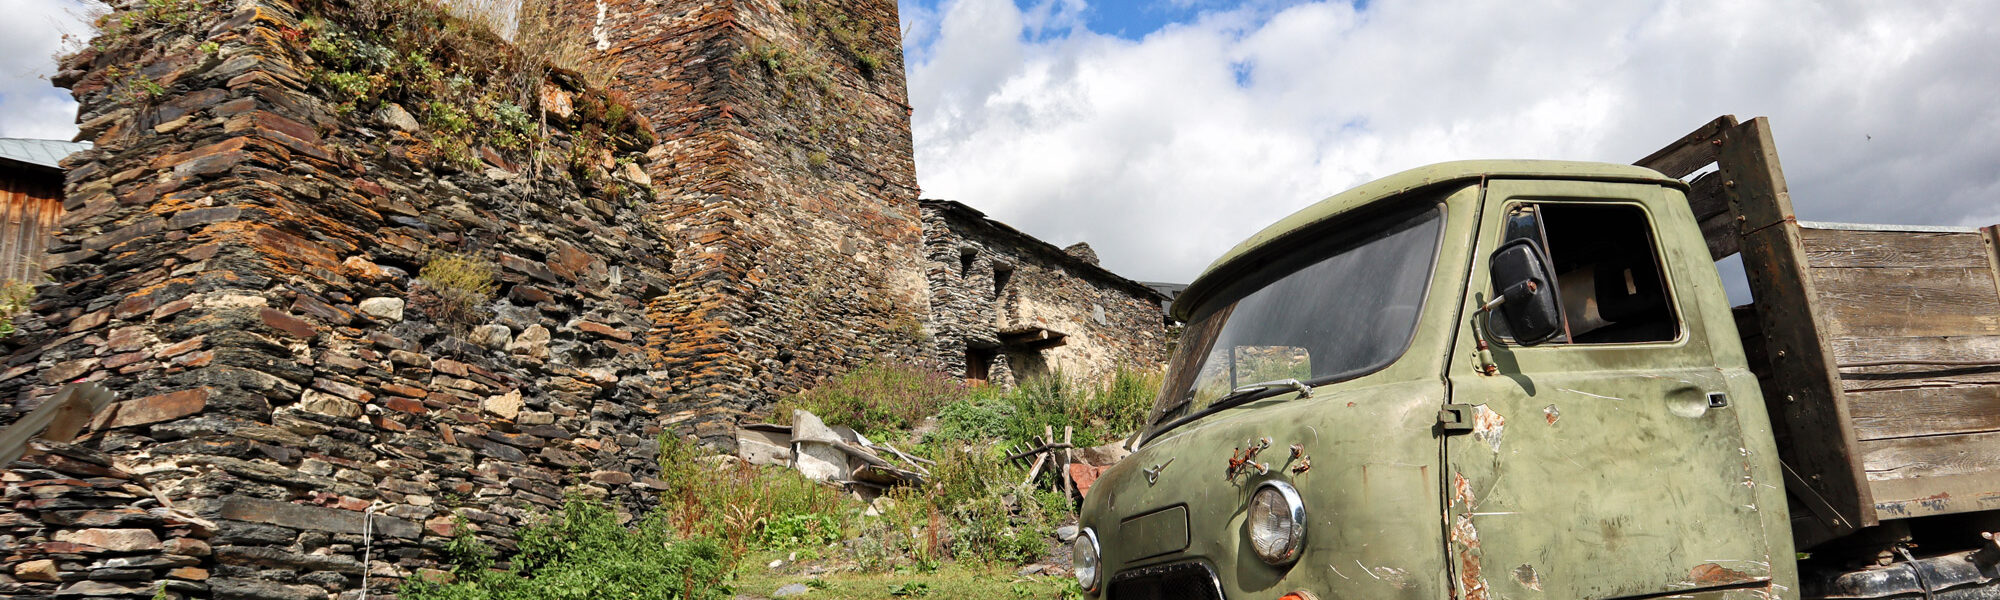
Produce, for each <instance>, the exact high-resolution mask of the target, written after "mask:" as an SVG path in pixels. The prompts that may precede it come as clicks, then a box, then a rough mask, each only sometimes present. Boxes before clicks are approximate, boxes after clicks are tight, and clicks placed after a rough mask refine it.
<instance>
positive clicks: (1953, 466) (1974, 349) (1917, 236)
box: [1799, 223, 2000, 520]
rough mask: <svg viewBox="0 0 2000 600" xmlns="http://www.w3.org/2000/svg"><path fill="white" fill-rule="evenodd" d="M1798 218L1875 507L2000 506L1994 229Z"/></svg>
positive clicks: (1896, 512) (1887, 513) (1889, 513)
mask: <svg viewBox="0 0 2000 600" xmlns="http://www.w3.org/2000/svg"><path fill="white" fill-rule="evenodd" d="M1799 225H1800V229H1801V231H1803V232H1804V236H1803V238H1804V242H1805V251H1806V265H1807V269H1808V272H1809V273H1811V275H1812V283H1813V288H1814V290H1815V292H1816V294H1817V295H1816V296H1815V297H1814V299H1813V301H1814V302H1815V303H1816V304H1818V306H1819V307H1820V309H1821V310H1820V315H1821V317H1822V319H1823V320H1824V323H1825V326H1826V329H1825V335H1826V337H1827V339H1828V341H1829V342H1830V344H1829V345H1830V346H1831V349H1832V351H1833V359H1834V361H1835V364H1836V365H1837V366H1838V367H1839V371H1840V385H1841V392H1842V395H1843V396H1844V397H1845V398H1846V401H1847V411H1848V416H1849V423H1850V424H1851V426H1852V427H1853V429H1854V437H1855V440H1856V441H1857V442H1858V444H1859V448H1858V450H1859V451H1860V454H1861V464H1862V470H1863V472H1864V473H1865V474H1866V476H1867V479H1868V487H1869V490H1870V491H1871V495H1872V496H1873V498H1874V508H1875V513H1876V517H1877V518H1878V519H1885V520H1886V519H1894V518H1900V517H1910V516H1921V515H1929V514H1944V513H1956V512H1968V511H1979V510H1991V509H1996V508H2000V284H1996V280H2000V274H1996V262H2000V258H1996V256H1995V254H1994V237H1993V233H1994V230H1993V229H1992V228H1988V229H1986V230H1983V231H1982V230H1979V229H1971V228H1943V227H1922V228H1913V227H1886V226H1857V225H1844V224H1834V223H1800V224H1799Z"/></svg>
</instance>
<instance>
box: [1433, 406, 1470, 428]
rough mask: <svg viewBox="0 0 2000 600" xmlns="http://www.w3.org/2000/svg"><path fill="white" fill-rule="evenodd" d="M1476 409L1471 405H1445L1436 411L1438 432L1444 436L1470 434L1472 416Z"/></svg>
mask: <svg viewBox="0 0 2000 600" xmlns="http://www.w3.org/2000/svg"><path fill="white" fill-rule="evenodd" d="M1476 408H1477V407H1476V406H1474V405H1471V404H1446V405H1444V408H1441V409H1438V430H1439V431H1442V432H1444V434H1445V435H1457V434H1461V433H1471V432H1472V418H1473V417H1472V414H1473V412H1474V410H1475V409H1476Z"/></svg>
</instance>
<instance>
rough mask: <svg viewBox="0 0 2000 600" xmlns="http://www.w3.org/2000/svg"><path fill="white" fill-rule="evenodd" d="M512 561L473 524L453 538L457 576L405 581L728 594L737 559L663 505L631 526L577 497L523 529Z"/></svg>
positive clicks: (523, 597) (498, 598)
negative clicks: (501, 558) (689, 530)
mask: <svg viewBox="0 0 2000 600" xmlns="http://www.w3.org/2000/svg"><path fill="white" fill-rule="evenodd" d="M520 548H521V551H520V553H519V554H518V555H516V556H514V557H513V561H512V565H511V566H509V567H508V568H505V569H496V568H494V565H495V561H494V556H493V552H492V551H491V550H490V549H488V548H486V547H485V546H484V545H483V544H481V543H479V542H478V540H477V539H476V538H473V537H472V536H471V535H470V534H469V533H468V532H465V531H463V530H461V532H460V534H459V536H458V537H457V538H455V539H454V540H453V541H452V542H451V543H450V544H448V545H447V548H446V550H447V551H448V553H449V554H451V555H452V559H453V561H454V564H453V565H452V570H451V573H452V577H451V580H450V581H448V582H446V581H438V580H433V579H428V578H424V577H417V578H412V579H410V580H409V581H407V582H405V583H404V585H403V586H402V588H401V589H400V590H398V595H399V596H400V597H402V598H404V599H406V600H544V599H554V600H567V599H575V600H582V599H586V598H659V599H663V600H711V599H716V598H727V597H729V595H730V589H729V587H728V586H727V585H725V584H726V577H727V576H728V574H729V572H730V570H731V569H732V568H733V567H734V564H735V563H734V562H733V561H731V560H729V557H728V556H727V555H726V554H725V553H724V551H723V548H722V547H721V545H720V544H718V543H717V542H716V541H715V540H713V539H709V538H701V537H695V538H688V537H683V536H680V535H678V534H677V533H676V532H675V531H674V529H673V527H671V526H670V524H669V522H668V519H667V518H666V515H665V514H664V513H661V512H658V511H655V512H654V513H653V514H651V515H648V516H646V517H645V518H642V519H639V520H638V521H637V522H635V523H633V524H632V525H631V526H629V527H628V526H626V525H623V524H620V523H619V522H618V515H617V514H616V513H614V512H612V511H611V509H609V508H607V507H605V506H604V505H603V504H600V503H597V502H594V501H589V500H581V499H572V500H570V501H569V502H568V503H566V504H565V505H564V506H563V509H562V511H561V512H559V513H557V514H556V515H554V516H552V517H551V518H549V519H548V520H547V521H544V522H541V523H536V524H533V525H530V526H528V527H527V528H524V529H522V530H521V532H520Z"/></svg>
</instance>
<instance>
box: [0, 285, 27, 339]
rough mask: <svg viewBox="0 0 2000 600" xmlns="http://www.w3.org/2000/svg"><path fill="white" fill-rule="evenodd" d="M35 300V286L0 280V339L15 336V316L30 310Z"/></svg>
mask: <svg viewBox="0 0 2000 600" xmlns="http://www.w3.org/2000/svg"><path fill="white" fill-rule="evenodd" d="M34 298H35V286H32V285H28V283H27V282H25V281H17V280H13V279H7V280H0V337H7V336H9V335H13V334H14V316H15V315H19V314H21V313H23V312H26V311H27V310H28V302H29V301H31V300H34Z"/></svg>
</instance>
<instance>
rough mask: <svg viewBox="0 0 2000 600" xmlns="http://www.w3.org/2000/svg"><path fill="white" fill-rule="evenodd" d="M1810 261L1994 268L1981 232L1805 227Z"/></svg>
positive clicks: (1817, 264) (1840, 264)
mask: <svg viewBox="0 0 2000 600" xmlns="http://www.w3.org/2000/svg"><path fill="white" fill-rule="evenodd" d="M1801 231H1802V232H1803V234H1804V238H1805V244H1806V263H1807V264H1810V265H1812V266H1813V267H1815V268H1818V267H1869V268H1877V267H1930V268H1938V267H1962V268H1968V269H1985V268H1989V267H1991V265H1990V264H1988V262H1987V258H1986V240H1985V239H1983V238H1984V236H1982V235H1980V234H1977V233H1970V232H1968V233H1936V232H1920V231H1854V230H1848V229H1812V228H1802V229H1801Z"/></svg>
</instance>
